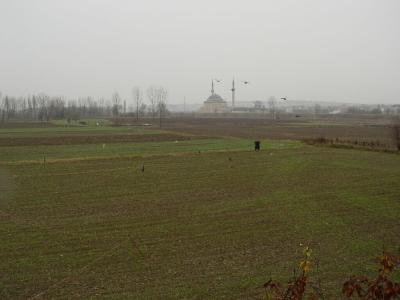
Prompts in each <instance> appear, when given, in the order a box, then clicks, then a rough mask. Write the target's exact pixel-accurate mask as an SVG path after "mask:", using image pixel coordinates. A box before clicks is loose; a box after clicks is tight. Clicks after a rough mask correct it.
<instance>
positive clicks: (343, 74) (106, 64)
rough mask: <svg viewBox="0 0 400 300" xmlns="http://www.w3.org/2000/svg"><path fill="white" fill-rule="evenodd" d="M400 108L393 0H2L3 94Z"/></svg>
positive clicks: (398, 27) (398, 7)
mask: <svg viewBox="0 0 400 300" xmlns="http://www.w3.org/2000/svg"><path fill="white" fill-rule="evenodd" d="M233 76H235V78H236V79H237V81H240V80H249V81H251V85H248V86H244V85H240V84H238V86H237V98H238V100H239V101H252V100H257V99H259V100H264V99H268V97H269V96H271V95H275V96H277V97H279V96H288V97H289V98H291V99H303V100H306V99H307V100H321V101H337V102H342V101H343V102H358V103H378V102H381V103H399V102H400V1H399V0H380V1H379V0H331V1H322V0H301V1H300V0H282V1H278V0H275V1H270V0H268V1H267V0H247V1H244V0H240V1H233V0H214V1H211V0H202V1H200V0H199V1H191V0H182V1H180V0H169V1H166V0H157V1H156V0H145V1H135V0H130V1H128V0H126V1H124V0H68V1H67V0H25V1H24V0H0V91H2V93H3V94H11V95H15V96H25V95H28V94H32V93H39V92H45V93H48V94H50V95H64V96H66V97H84V96H95V97H100V96H103V97H106V98H109V97H111V94H112V93H113V92H114V91H118V92H119V93H120V94H121V96H123V97H124V98H128V97H129V98H130V97H131V89H132V87H133V86H141V87H142V88H147V86H148V85H150V84H156V85H163V86H165V87H167V88H168V91H169V95H170V97H169V102H170V103H181V102H182V101H183V97H184V96H186V98H187V102H191V103H199V102H201V101H203V100H204V99H205V98H206V97H207V96H208V95H209V93H210V92H209V90H210V80H211V78H213V77H214V78H223V79H224V82H223V84H219V85H218V86H216V92H218V93H219V94H221V96H223V97H224V98H226V99H230V92H229V88H230V84H231V80H232V77H233Z"/></svg>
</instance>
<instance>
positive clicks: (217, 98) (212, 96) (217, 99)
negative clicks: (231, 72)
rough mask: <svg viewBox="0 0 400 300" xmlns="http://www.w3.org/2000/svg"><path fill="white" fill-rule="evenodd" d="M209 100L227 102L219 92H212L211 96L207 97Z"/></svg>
mask: <svg viewBox="0 0 400 300" xmlns="http://www.w3.org/2000/svg"><path fill="white" fill-rule="evenodd" d="M206 101H207V102H225V101H224V99H222V97H221V96H220V95H218V94H215V93H213V94H211V95H210V97H208V98H207V100H206Z"/></svg>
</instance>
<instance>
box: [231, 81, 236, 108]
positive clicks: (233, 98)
mask: <svg viewBox="0 0 400 300" xmlns="http://www.w3.org/2000/svg"><path fill="white" fill-rule="evenodd" d="M231 91H232V110H233V108H234V107H235V78H234V79H233V80H232V89H231Z"/></svg>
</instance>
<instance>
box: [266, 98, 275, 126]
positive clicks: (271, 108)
mask: <svg viewBox="0 0 400 300" xmlns="http://www.w3.org/2000/svg"><path fill="white" fill-rule="evenodd" d="M268 107H269V113H270V114H271V116H272V119H274V120H275V118H276V98H275V97H274V96H271V97H269V99H268Z"/></svg>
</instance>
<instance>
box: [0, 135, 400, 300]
mask: <svg viewBox="0 0 400 300" xmlns="http://www.w3.org/2000/svg"><path fill="white" fill-rule="evenodd" d="M43 130H44V129H43ZM74 130H76V129H74ZM93 130H95V129H93ZM105 130H110V132H112V129H110V128H107V129H105ZM115 130H116V131H118V130H128V129H115ZM130 130H134V129H132V128H131V129H130ZM141 130H142V129H141ZM45 132H46V130H44V131H43V132H42V133H41V136H42V137H43V136H46V134H45ZM48 132H51V129H49V131H48ZM3 133H4V135H7V136H8V138H10V137H12V136H13V134H12V130H11V131H8V132H5V131H3ZM130 133H132V132H130ZM136 134H138V135H142V134H147V133H139V132H137V133H136ZM152 134H159V135H163V134H166V135H167V134H170V133H168V132H162V131H158V132H152ZM50 135H51V134H50ZM85 135H87V132H86V133H85ZM103 144H104V143H103V142H99V143H98V144H80V145H75V144H71V145H41V146H35V145H29V146H12V147H10V146H4V147H0V160H1V164H0V189H1V191H2V192H1V193H0V238H1V240H2V243H0V258H1V259H0V274H1V275H0V276H1V277H0V298H5V299H26V298H35V299H41V298H47V299H48V298H90V297H99V298H111V299H120V298H132V299H183V298H191V299H243V298H255V299H262V298H263V297H264V296H265V291H264V288H263V284H264V283H265V282H266V280H268V279H269V278H270V277H273V278H275V279H277V280H280V281H285V280H286V279H287V278H288V277H289V276H290V275H291V273H292V267H293V265H294V264H296V262H297V261H299V260H300V258H301V254H300V255H298V253H299V251H298V250H299V249H300V244H307V245H310V246H311V247H312V249H313V258H317V259H318V264H319V272H320V277H321V282H322V289H323V290H324V293H325V295H326V296H327V298H328V299H339V298H340V297H341V290H340V288H341V286H342V283H343V282H344V281H345V280H346V279H348V277H349V275H351V274H359V273H366V274H372V273H373V272H374V270H375V266H374V262H373V261H371V260H370V258H371V257H374V256H375V254H376V253H379V251H380V249H381V247H382V244H383V243H385V244H387V245H394V246H396V245H399V244H400V235H399V234H398V233H399V232H400V221H399V215H400V202H399V199H400V185H399V184H398V183H399V182H400V156H399V155H397V154H387V153H379V152H368V151H359V150H347V149H335V148H325V147H312V146H309V145H302V144H299V143H298V142H281V141H274V142H272V141H267V142H263V146H266V147H263V148H262V151H260V152H253V151H251V149H252V141H250V140H246V139H222V138H220V139H217V138H215V137H214V138H196V136H193V137H192V139H190V140H185V141H179V142H177V143H175V141H174V140H167V141H152V142H127V143H110V144H109V143H107V144H106V146H105V148H103V146H102V145H103ZM43 147H44V148H45V149H43ZM199 150H200V153H199ZM40 153H46V155H47V163H46V164H45V165H44V164H43V161H42V157H41V155H40ZM89 158H90V159H89ZM143 167H144V168H143ZM314 271H315V269H311V271H310V272H311V275H313V274H312V273H313V272H314Z"/></svg>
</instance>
